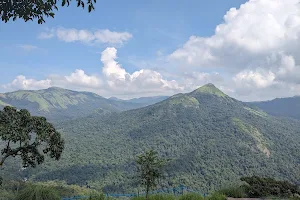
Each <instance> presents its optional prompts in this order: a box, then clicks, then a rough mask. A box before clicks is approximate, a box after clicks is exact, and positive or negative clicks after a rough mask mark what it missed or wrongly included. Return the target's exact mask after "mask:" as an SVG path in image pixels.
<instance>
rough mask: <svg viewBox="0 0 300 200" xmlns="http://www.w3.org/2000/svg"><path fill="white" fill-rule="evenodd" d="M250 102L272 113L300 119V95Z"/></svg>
mask: <svg viewBox="0 0 300 200" xmlns="http://www.w3.org/2000/svg"><path fill="white" fill-rule="evenodd" d="M249 104H250V105H253V106H256V107H257V108H260V109H261V110H263V111H265V112H267V113H269V114H271V115H275V116H281V117H291V118H295V119H300V96H295V97H289V98H277V99H274V100H271V101H261V102H251V103H249Z"/></svg>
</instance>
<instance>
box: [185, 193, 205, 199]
mask: <svg viewBox="0 0 300 200" xmlns="http://www.w3.org/2000/svg"><path fill="white" fill-rule="evenodd" d="M179 200H204V197H202V196H201V195H200V194H196V193H188V194H184V195H182V196H180V197H179Z"/></svg>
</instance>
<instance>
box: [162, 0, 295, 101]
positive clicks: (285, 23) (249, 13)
mask: <svg viewBox="0 0 300 200" xmlns="http://www.w3.org/2000/svg"><path fill="white" fill-rule="evenodd" d="M299 2H300V1H299V0H276V1H274V0H250V1H248V2H246V3H245V4H243V5H241V6H240V8H239V9H237V8H231V9H230V10H229V11H228V12H227V13H226V15H225V16H224V23H222V24H220V25H218V26H217V27H216V29H215V34H214V35H212V36H211V37H198V36H191V37H190V38H189V40H188V41H187V42H186V43H185V44H184V45H183V46H182V47H181V48H179V49H177V50H175V51H174V52H173V53H171V54H170V55H169V56H168V59H169V61H171V62H172V63H173V64H174V65H177V66H178V65H182V66H184V67H185V68H186V70H187V71H193V70H195V69H200V70H207V69H208V70H211V69H213V70H216V69H218V70H222V71H226V72H227V73H228V74H230V76H231V77H232V78H231V80H230V79H228V80H227V82H226V84H227V85H228V86H229V87H231V88H233V90H234V91H235V92H236V93H235V94H234V95H235V96H237V97H238V98H239V95H244V94H242V91H243V89H244V90H246V91H248V92H247V93H248V96H243V97H242V98H243V99H246V98H247V97H249V98H251V99H255V98H256V99H261V95H260V94H259V93H260V92H259V90H261V91H264V92H265V93H266V94H268V97H267V96H265V97H264V98H268V99H270V98H274V97H278V96H286V95H291V92H290V91H293V92H298V93H293V94H294V95H295V94H299V90H294V89H293V88H298V87H299V86H300V85H299V84H300V67H299V64H300V51H299V45H300V4H299ZM283 8H284V9H283ZM279 86H280V88H284V87H286V88H285V89H282V90H281V91H280V93H278V92H276V91H275V90H273V89H272V88H278V87H279ZM249 88H252V89H251V90H249ZM268 89H269V91H273V93H271V92H266V90H268ZM249 91H250V92H249Z"/></svg>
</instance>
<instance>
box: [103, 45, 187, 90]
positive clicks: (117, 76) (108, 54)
mask: <svg viewBox="0 0 300 200" xmlns="http://www.w3.org/2000/svg"><path fill="white" fill-rule="evenodd" d="M116 59H117V49H115V48H113V47H111V48H106V49H105V50H104V51H103V52H102V54H101V61H102V63H103V68H102V72H103V75H104V77H105V79H106V81H107V84H108V86H109V87H110V89H111V90H112V91H114V92H115V93H118V94H122V93H128V94H134V93H135V94H139V93H147V94H149V93H151V94H155V93H156V94H157V93H163V92H170V91H180V90H183V87H180V86H179V84H178V83H177V82H176V81H175V80H171V81H168V80H166V79H164V78H163V77H162V75H161V74H160V73H159V72H157V71H153V70H149V69H141V70H139V71H135V72H134V73H132V74H130V73H128V72H126V70H125V69H124V68H123V67H122V66H121V65H120V64H119V63H118V62H117V61H116Z"/></svg>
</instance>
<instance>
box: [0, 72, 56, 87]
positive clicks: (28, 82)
mask: <svg viewBox="0 0 300 200" xmlns="http://www.w3.org/2000/svg"><path fill="white" fill-rule="evenodd" d="M50 86H51V80H49V79H46V80H35V79H27V78H26V77H25V76H23V75H19V76H17V77H16V78H15V79H14V80H13V81H12V82H11V83H9V84H6V85H3V86H2V87H3V88H4V89H6V90H17V89H24V90H28V89H32V90H38V89H45V88H48V87H50Z"/></svg>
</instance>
